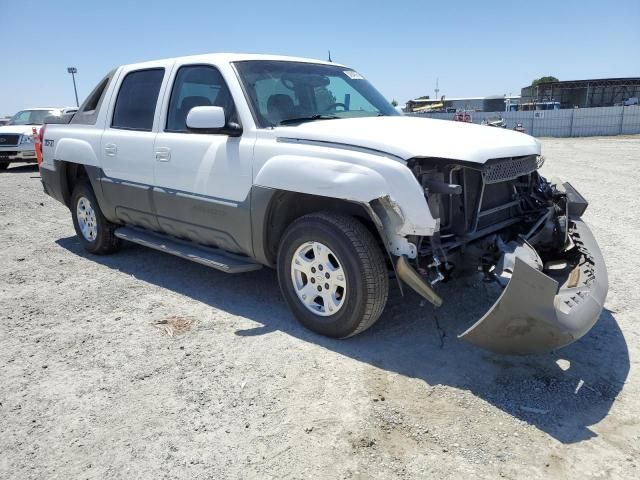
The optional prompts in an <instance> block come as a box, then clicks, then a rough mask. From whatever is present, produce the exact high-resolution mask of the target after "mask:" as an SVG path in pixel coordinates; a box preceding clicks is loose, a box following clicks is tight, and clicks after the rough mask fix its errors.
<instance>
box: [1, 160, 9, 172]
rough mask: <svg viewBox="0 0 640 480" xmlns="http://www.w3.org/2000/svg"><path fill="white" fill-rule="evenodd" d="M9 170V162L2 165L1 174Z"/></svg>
mask: <svg viewBox="0 0 640 480" xmlns="http://www.w3.org/2000/svg"><path fill="white" fill-rule="evenodd" d="M7 168H9V162H7V163H0V172H4V171H5V170H6V169H7Z"/></svg>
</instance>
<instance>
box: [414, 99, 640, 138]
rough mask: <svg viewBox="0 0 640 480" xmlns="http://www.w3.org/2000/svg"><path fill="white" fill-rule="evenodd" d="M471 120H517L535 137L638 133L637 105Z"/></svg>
mask: <svg viewBox="0 0 640 480" xmlns="http://www.w3.org/2000/svg"><path fill="white" fill-rule="evenodd" d="M407 115H412V116H417V117H427V118H438V119H442V120H453V117H454V116H455V113H410V114H407ZM471 116H472V121H473V123H482V122H483V121H484V120H485V119H489V120H491V119H496V118H497V117H502V118H503V119H504V121H505V122H506V124H507V128H510V129H513V128H514V127H515V126H516V124H518V123H520V124H522V126H523V127H524V129H525V131H526V133H528V134H529V135H533V136H535V137H588V136H596V135H633V134H640V106H639V105H631V106H624V107H623V106H620V107H596V108H574V109H566V110H536V111H529V112H473V113H471Z"/></svg>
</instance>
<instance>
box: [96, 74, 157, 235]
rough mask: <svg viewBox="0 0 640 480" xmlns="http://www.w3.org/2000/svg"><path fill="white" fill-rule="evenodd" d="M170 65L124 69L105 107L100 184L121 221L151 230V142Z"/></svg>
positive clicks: (155, 224) (152, 210)
mask: <svg viewBox="0 0 640 480" xmlns="http://www.w3.org/2000/svg"><path fill="white" fill-rule="evenodd" d="M168 70H169V66H167V65H165V64H158V65H157V66H156V65H153V64H150V66H149V67H148V68H144V69H140V68H137V69H136V68H131V67H129V68H128V69H126V70H125V71H123V72H122V73H121V75H120V77H119V85H117V86H116V87H117V88H116V93H115V100H114V101H113V102H112V104H111V106H110V109H109V111H108V112H107V122H106V125H105V130H104V134H103V136H102V141H101V149H100V154H101V156H102V168H103V170H104V177H103V179H102V188H103V192H104V195H105V197H106V199H107V201H108V202H109V203H111V204H112V205H114V206H115V214H116V216H117V217H118V219H120V220H121V221H123V222H125V223H128V224H133V225H140V226H143V227H145V228H150V229H153V230H157V229H158V222H157V220H156V217H155V212H154V209H153V203H152V188H153V165H154V158H155V157H154V153H153V144H154V141H155V137H156V134H157V122H158V115H159V110H160V108H159V107H158V105H159V103H160V102H159V101H158V99H159V98H160V97H161V92H163V89H164V87H165V85H166V78H167V77H168Z"/></svg>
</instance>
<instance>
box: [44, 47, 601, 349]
mask: <svg viewBox="0 0 640 480" xmlns="http://www.w3.org/2000/svg"><path fill="white" fill-rule="evenodd" d="M43 155H44V161H43V163H42V164H41V169H40V173H41V177H42V182H43V187H44V190H45V192H46V193H48V194H49V195H51V196H52V197H54V198H56V199H58V200H59V201H60V202H62V203H64V204H65V205H67V206H68V208H69V209H70V210H71V217H72V220H73V225H74V227H75V230H76V233H77V235H78V239H79V241H80V242H81V244H82V245H83V246H84V248H85V249H86V250H87V251H88V252H90V253H93V254H106V253H111V252H115V251H116V250H118V248H119V247H120V244H121V242H122V240H128V241H131V242H135V243H138V244H141V245H144V246H147V247H150V248H154V249H157V250H160V251H164V252H166V253H170V254H173V255H177V256H180V257H182V258H185V259H188V260H191V261H195V262H198V263H201V264H203V265H207V266H209V267H212V268H216V269H218V270H221V271H223V272H228V273H240V272H249V271H253V270H257V269H260V268H262V267H263V266H267V267H272V268H275V269H277V272H278V280H279V283H280V288H281V290H282V294H283V296H284V298H285V300H286V302H287V304H288V305H289V308H290V309H291V311H292V312H293V314H294V316H295V317H296V318H297V319H298V320H299V321H300V322H301V323H302V324H303V325H305V326H306V327H308V328H309V329H311V330H313V331H315V332H318V333H320V334H323V335H327V336H331V337H337V338H346V337H350V336H352V335H356V334H358V333H360V332H362V331H364V330H366V329H367V328H369V327H370V326H371V325H372V324H373V323H374V322H375V321H376V320H377V319H378V317H379V316H380V314H381V313H382V311H383V309H384V307H385V304H386V301H387V295H388V286H389V285H388V282H389V278H390V276H391V277H393V276H394V275H395V276H396V278H397V280H398V282H399V285H400V286H401V287H402V285H404V286H406V287H409V288H412V289H414V290H415V291H416V292H418V293H419V294H420V295H422V296H423V297H424V298H425V299H427V300H428V301H429V302H431V303H432V304H433V305H435V306H439V305H440V304H441V303H442V302H443V299H442V298H441V297H440V295H439V294H438V293H437V292H436V290H435V289H436V288H437V287H436V285H437V284H438V282H440V281H443V280H447V279H449V278H452V277H454V276H460V275H477V274H478V272H481V273H482V275H484V278H485V279H486V280H489V281H493V282H497V284H498V285H500V286H501V287H503V288H504V291H503V293H502V295H501V296H500V298H499V299H498V301H497V302H496V304H495V305H494V306H493V307H492V309H491V310H490V311H489V312H488V313H487V314H486V315H484V316H483V317H482V318H481V319H480V320H479V321H478V322H476V323H475V324H473V325H472V326H471V327H470V328H469V329H468V330H467V331H465V332H464V333H463V334H462V335H461V337H462V338H464V339H465V340H468V341H470V342H472V343H475V344H477V345H480V346H482V347H484V348H487V349H490V350H494V351H497V352H503V353H512V354H525V353H533V352H542V351H549V350H552V349H555V348H558V347H561V346H563V345H566V344H569V343H571V342H573V341H575V340H576V339H578V338H580V337H581V336H582V335H584V334H585V333H586V332H587V331H589V329H590V328H591V327H592V326H593V325H594V323H595V322H596V321H597V319H598V317H599V315H600V312H601V310H602V307H603V302H604V299H605V296H606V294H607V287H608V284H607V272H606V268H605V266H604V262H603V259H602V256H601V254H600V251H599V248H598V245H597V244H596V242H595V239H594V238H593V235H592V234H591V232H590V231H589V228H588V227H587V226H586V224H585V223H584V222H583V221H582V220H581V218H580V217H581V215H582V213H583V212H584V210H585V209H586V208H587V202H586V201H585V200H584V198H582V197H581V196H580V194H579V193H578V192H577V191H576V190H575V189H574V188H573V187H572V186H571V185H570V184H569V183H562V182H559V181H548V180H546V179H545V178H543V177H542V176H541V175H540V174H539V172H538V169H539V167H540V166H541V164H542V161H543V159H542V157H541V156H540V144H539V143H538V141H537V140H536V139H534V138H533V137H530V136H528V135H521V134H518V133H516V132H513V131H510V130H505V129H501V128H500V129H498V128H484V127H482V126H480V125H473V124H470V123H467V122H459V123H456V122H447V121H440V120H431V119H424V118H416V117H410V116H401V115H399V114H398V112H397V111H396V110H395V109H394V108H393V107H392V106H391V105H390V104H389V102H388V101H387V100H386V99H385V98H384V97H383V96H382V95H381V94H380V93H379V92H378V91H377V90H376V89H375V88H374V87H373V86H372V85H371V84H370V83H368V82H367V81H366V80H365V79H364V77H363V76H362V75H360V73H358V72H356V71H354V70H352V69H350V68H347V67H345V66H342V65H339V64H335V63H330V62H322V61H316V60H309V59H300V58H291V57H277V56H265V55H241V54H211V55H199V56H193V57H181V58H174V59H167V60H158V61H153V62H146V63H141V64H134V65H125V66H122V67H119V68H117V69H116V70H114V71H112V72H111V73H109V74H108V75H107V76H106V77H105V78H104V79H103V80H102V81H101V82H100V83H99V84H98V86H97V87H96V88H95V90H94V91H93V92H92V93H91V94H90V95H89V97H88V99H87V100H86V101H85V102H84V103H83V105H82V106H81V107H80V110H79V111H78V112H77V113H76V114H75V115H74V116H73V117H72V118H69V117H68V116H67V117H60V118H59V119H57V120H55V121H54V122H53V123H48V122H47V125H46V126H45V129H44V142H43ZM250 294H251V293H250V292H247V295H250ZM453 301H455V299H453Z"/></svg>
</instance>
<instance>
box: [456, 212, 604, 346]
mask: <svg viewBox="0 0 640 480" xmlns="http://www.w3.org/2000/svg"><path fill="white" fill-rule="evenodd" d="M569 236H570V237H571V240H572V244H573V247H572V248H573V249H576V251H575V252H573V254H574V255H576V254H578V255H579V260H578V262H577V264H576V265H575V266H574V267H573V268H571V269H568V270H567V271H566V272H562V273H559V274H557V275H556V274H554V276H553V278H552V277H551V276H549V275H547V274H546V273H543V272H541V271H539V270H537V269H535V268H533V267H532V266H531V265H529V264H528V263H527V262H525V261H524V260H522V259H520V258H516V263H515V268H514V269H513V274H512V277H511V280H510V281H509V283H508V285H507V287H506V288H505V290H504V291H503V292H502V295H501V296H500V298H499V299H498V301H497V302H496V303H495V304H494V305H493V307H492V308H491V310H489V311H488V312H487V313H486V314H485V315H484V316H483V317H482V318H481V319H480V320H478V321H477V322H476V323H475V324H474V325H472V326H471V327H470V328H469V329H468V330H466V331H465V332H464V333H462V334H461V335H460V338H462V339H464V340H466V341H468V342H471V343H473V344H475V345H478V346H480V347H482V348H485V349H487V350H491V351H494V352H498V353H503V354H514V355H524V354H533V353H542V352H549V351H551V350H555V349H557V348H560V347H563V346H565V345H568V344H570V343H572V342H574V341H576V340H578V339H579V338H580V337H582V336H583V335H584V334H586V333H587V332H588V331H589V330H590V329H591V327H593V325H594V324H595V323H596V321H597V320H598V318H599V317H600V313H601V312H602V308H603V306H604V301H605V298H606V296H607V291H608V287H609V284H608V278H607V270H606V267H605V264H604V260H603V258H602V253H601V252H600V249H599V247H598V244H597V243H596V241H595V239H594V237H593V234H592V233H591V231H590V230H589V228H588V227H587V225H586V224H585V223H584V222H583V221H582V220H580V219H572V220H571V228H570V232H569Z"/></svg>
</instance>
